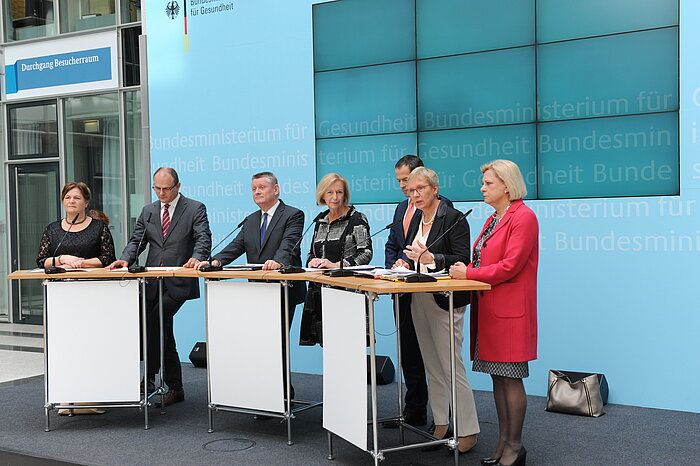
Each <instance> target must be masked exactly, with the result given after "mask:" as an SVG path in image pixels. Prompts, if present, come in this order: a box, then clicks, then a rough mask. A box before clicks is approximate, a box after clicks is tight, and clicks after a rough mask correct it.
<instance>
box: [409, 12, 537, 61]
mask: <svg viewBox="0 0 700 466" xmlns="http://www.w3.org/2000/svg"><path fill="white" fill-rule="evenodd" d="M534 9H535V4H534V2H532V1H524V0H499V1H493V0H470V1H464V0H417V1H416V45H417V47H418V49H417V50H418V58H427V57H436V56H441V55H454V54H458V53H465V52H475V51H480V50H491V49H499V48H505V47H515V46H521V45H532V44H533V43H534V41H535V11H534Z"/></svg>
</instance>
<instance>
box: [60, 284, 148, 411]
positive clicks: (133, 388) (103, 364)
mask: <svg viewBox="0 0 700 466" xmlns="http://www.w3.org/2000/svg"><path fill="white" fill-rule="evenodd" d="M46 286H47V290H46V291H47V310H46V345H47V349H46V351H47V356H48V362H49V367H48V374H47V377H48V400H49V403H78V402H88V403H89V402H128V401H133V402H136V401H138V400H139V399H140V398H141V396H140V394H139V386H140V383H139V382H140V380H141V366H140V362H139V360H140V356H139V351H140V347H141V332H140V330H139V324H140V319H141V313H140V312H139V284H138V282H137V281H136V280H124V281H116V280H115V281H76V282H49V283H48V284H47V285H46ZM77 296H79V297H80V299H76V297H77Z"/></svg>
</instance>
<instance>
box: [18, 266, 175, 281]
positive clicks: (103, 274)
mask: <svg viewBox="0 0 700 466" xmlns="http://www.w3.org/2000/svg"><path fill="white" fill-rule="evenodd" d="M173 276H175V271H174V270H152V271H149V272H142V273H129V272H126V271H122V270H108V269H104V268H98V269H91V270H90V271H88V272H85V271H82V270H81V271H75V272H73V271H70V272H66V273H56V274H51V275H48V274H45V273H43V272H30V271H28V270H16V271H14V272H12V273H11V274H10V275H8V276H7V278H8V279H10V280H29V279H32V280H37V279H42V280H46V279H49V280H51V279H54V280H55V279H64V278H69V279H70V278H80V279H86V278H114V279H124V278H141V277H147V278H152V277H173Z"/></svg>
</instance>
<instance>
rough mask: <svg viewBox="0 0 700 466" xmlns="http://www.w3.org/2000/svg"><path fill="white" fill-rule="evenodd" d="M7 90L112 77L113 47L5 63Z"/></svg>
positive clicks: (93, 80)
mask: <svg viewBox="0 0 700 466" xmlns="http://www.w3.org/2000/svg"><path fill="white" fill-rule="evenodd" d="M5 75H6V84H7V86H6V87H7V93H8V94H14V93H17V92H18V91H22V90H26V89H39V88H44V87H54V86H64V85H67V84H82V83H89V82H95V81H106V80H110V79H112V56H111V49H110V48H109V47H103V48H99V49H91V50H81V51H78V52H69V53H60V54H55V55H46V56H43V57H34V58H25V59H23V60H17V61H16V62H15V64H14V65H7V66H5Z"/></svg>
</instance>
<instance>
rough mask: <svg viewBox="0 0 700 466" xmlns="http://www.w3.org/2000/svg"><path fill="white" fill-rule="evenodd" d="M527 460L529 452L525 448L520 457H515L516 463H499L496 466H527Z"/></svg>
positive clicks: (522, 449) (521, 450) (519, 453)
mask: <svg viewBox="0 0 700 466" xmlns="http://www.w3.org/2000/svg"><path fill="white" fill-rule="evenodd" d="M526 458H527V450H525V447H523V448H521V449H520V451H519V452H518V456H516V457H515V461H513V462H512V463H511V464H509V465H505V464H503V463H501V462H500V461H499V462H498V463H497V464H496V466H525V459H526Z"/></svg>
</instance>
